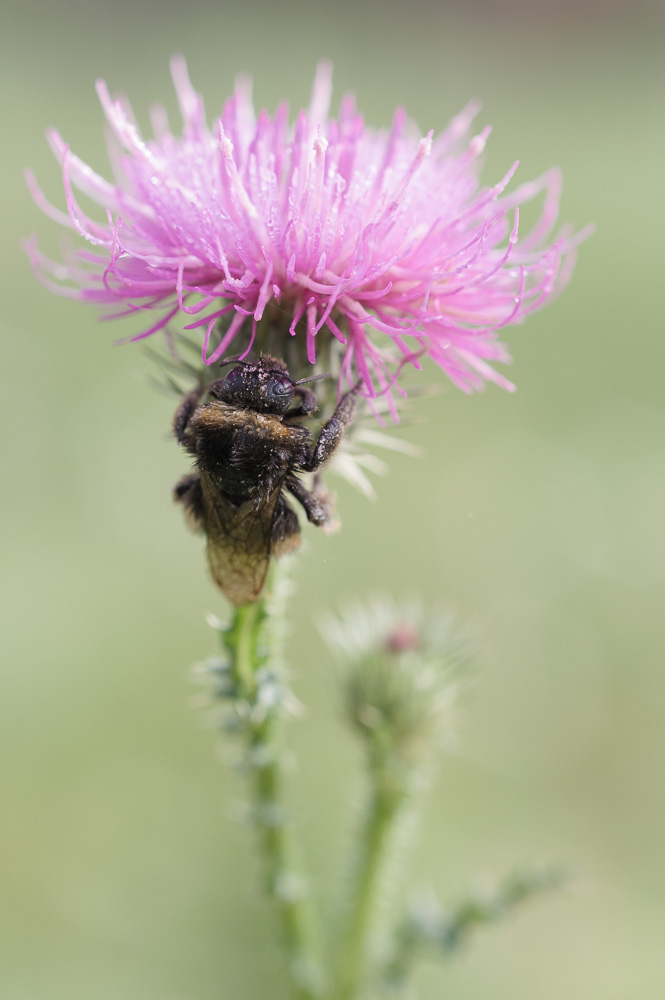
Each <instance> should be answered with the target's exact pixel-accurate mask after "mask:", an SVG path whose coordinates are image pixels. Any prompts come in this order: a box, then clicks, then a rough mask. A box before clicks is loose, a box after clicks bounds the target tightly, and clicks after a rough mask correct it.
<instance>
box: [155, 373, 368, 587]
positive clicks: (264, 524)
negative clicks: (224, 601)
mask: <svg viewBox="0 0 665 1000" xmlns="http://www.w3.org/2000/svg"><path fill="white" fill-rule="evenodd" d="M228 363H229V362H228V361H227V362H222V364H228ZM319 377H320V376H319ZM308 381H311V379H302V380H300V381H297V382H296V381H294V380H293V379H292V378H291V376H290V375H289V373H288V371H287V367H286V364H285V363H284V362H283V361H282V360H281V359H279V358H273V357H270V356H269V355H266V354H262V355H260V356H259V357H258V359H257V360H256V361H253V362H241V361H237V362H236V363H235V366H234V367H233V368H231V370H230V371H229V372H228V374H227V375H226V376H225V377H224V378H220V379H217V380H216V381H214V382H212V383H210V385H208V386H207V387H204V386H197V387H196V388H195V389H193V390H192V391H191V392H189V393H187V395H185V396H184V397H183V399H182V401H181V403H180V405H179V406H178V409H177V410H176V413H175V417H174V419H173V431H174V434H175V436H176V438H177V440H178V442H179V443H180V444H181V445H182V446H183V447H184V448H185V449H186V451H188V452H189V454H190V455H192V457H193V458H194V461H195V468H194V470H193V471H192V472H191V473H189V474H188V475H186V476H184V477H183V478H182V479H181V480H180V481H179V482H178V483H177V484H176V486H175V489H174V498H175V500H176V502H178V503H179V504H181V505H182V507H183V508H184V511H185V516H186V518H187V521H188V523H189V525H190V527H191V528H192V529H193V530H195V531H201V532H203V533H204V534H205V536H206V538H207V554H208V562H209V565H210V571H211V573H212V576H213V579H214V580H215V583H216V584H217V586H218V587H219V588H220V590H221V591H222V592H223V593H224V595H225V596H226V597H227V598H228V600H229V601H230V602H231V603H232V604H234V605H236V606H240V605H242V604H249V603H251V602H253V601H255V600H256V599H257V598H258V597H259V595H260V593H261V590H262V589H263V585H264V583H265V579H266V576H267V573H268V568H269V565H270V560H271V558H273V557H278V556H281V555H283V554H285V553H287V552H291V551H293V550H294V549H296V548H297V547H298V545H299V544H300V526H299V523H298V517H297V515H296V512H295V510H294V509H293V507H292V506H291V505H290V503H289V499H288V498H287V495H288V494H290V495H291V497H293V498H295V499H296V500H297V501H298V503H299V504H300V505H301V506H302V508H303V509H304V511H305V513H306V515H307V519H308V520H309V521H310V522H311V523H312V524H315V525H317V526H319V527H322V528H325V527H330V526H332V525H333V523H334V521H333V514H332V498H331V497H330V495H329V494H327V493H325V492H323V491H321V490H320V489H318V488H316V487H315V488H314V489H313V490H309V489H307V488H306V487H305V486H304V484H303V482H302V481H301V479H300V478H299V474H300V473H302V472H316V471H317V470H318V469H320V468H321V466H322V465H323V463H324V462H326V461H327V459H329V458H330V456H331V455H332V454H333V452H334V451H335V449H336V448H337V447H338V445H339V444H340V443H341V441H342V439H343V437H344V434H345V431H346V429H347V428H348V427H349V425H350V424H351V423H352V422H353V420H354V418H355V415H356V394H357V387H354V388H353V389H351V390H350V391H349V392H347V393H346V394H345V395H344V396H342V398H341V399H340V401H339V403H338V404H337V407H336V408H335V410H334V412H333V414H332V416H331V417H330V418H329V419H328V420H327V421H326V422H325V423H324V424H323V427H322V428H321V431H320V433H319V436H318V438H317V439H316V440H313V439H312V435H311V433H310V431H309V430H308V428H306V427H303V426H302V425H301V424H299V423H297V422H294V421H297V420H298V418H302V417H308V416H310V415H311V414H312V413H314V412H316V410H317V409H318V404H317V400H316V396H315V394H314V393H313V392H312V390H311V389H307V388H305V387H304V386H303V382H308ZM206 396H207V397H208V398H207V399H206V398H205V397H206ZM294 404H295V405H294Z"/></svg>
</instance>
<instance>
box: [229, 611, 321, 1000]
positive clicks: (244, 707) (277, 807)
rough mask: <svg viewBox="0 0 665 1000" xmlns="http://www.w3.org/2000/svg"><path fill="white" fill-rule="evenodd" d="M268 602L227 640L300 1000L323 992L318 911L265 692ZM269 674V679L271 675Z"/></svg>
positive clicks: (268, 873)
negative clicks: (316, 950)
mask: <svg viewBox="0 0 665 1000" xmlns="http://www.w3.org/2000/svg"><path fill="white" fill-rule="evenodd" d="M274 613H275V609H273V608H271V607H270V604H269V601H268V599H266V598H265V597H262V598H260V599H259V601H257V602H256V603H254V604H249V605H243V606H242V607H239V608H236V609H235V611H234V615H233V620H232V622H231V625H230V626H229V627H228V628H227V629H226V630H225V631H224V632H223V642H224V645H225V647H226V650H227V652H228V653H229V655H230V659H231V664H230V665H231V673H232V677H233V679H234V681H235V685H234V687H235V705H236V724H237V731H238V734H239V735H240V736H241V738H242V739H243V742H244V744H245V750H246V754H245V771H246V774H247V776H248V779H249V781H250V782H251V786H252V799H253V811H252V820H253V825H254V828H255V829H256V832H257V835H258V842H259V848H260V851H261V855H262V858H263V863H264V869H265V882H264V884H265V890H266V894H267V896H268V898H269V899H270V900H271V901H272V903H273V904H274V906H275V908H276V911H277V913H278V916H279V919H280V924H281V930H282V938H283V942H284V948H285V951H286V955H287V965H288V969H289V973H290V975H291V979H292V982H293V987H294V996H295V997H296V998H297V1000H315V998H317V997H318V996H320V995H321V982H322V976H321V973H320V971H319V968H318V963H317V962H316V960H315V958H314V954H313V949H312V937H313V934H312V923H313V921H312V914H311V912H310V904H309V900H308V899H307V898H306V895H305V890H304V884H303V881H302V879H301V878H300V876H299V875H298V874H297V873H296V871H295V866H294V864H293V860H292V859H293V854H294V846H293V842H292V839H293V838H292V835H291V834H290V832H289V830H288V828H287V825H286V822H285V813H284V809H283V806H282V804H281V777H282V773H281V763H280V753H279V747H278V722H279V714H280V712H279V708H280V706H279V699H276V700H275V699H274V698H270V697H268V698H267V699H266V698H263V697H262V694H263V695H267V694H269V692H268V691H267V690H266V689H267V687H269V686H272V687H271V691H272V692H274V691H275V690H277V689H279V684H280V682H279V680H278V679H277V677H276V676H275V675H274V674H272V675H270V661H271V659H272V658H273V657H276V655H277V654H276V650H274V649H271V648H270V641H271V638H273V637H272V636H271V635H270V634H269V630H268V629H266V627H265V626H266V623H267V619H268V617H269V615H270V614H274ZM266 675H269V676H266Z"/></svg>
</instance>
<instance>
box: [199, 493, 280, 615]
mask: <svg viewBox="0 0 665 1000" xmlns="http://www.w3.org/2000/svg"><path fill="white" fill-rule="evenodd" d="M208 485H209V486H211V487H212V484H208ZM279 493H280V490H279V488H278V489H275V490H274V491H273V492H272V493H271V494H270V495H269V497H268V498H267V499H266V500H261V501H260V503H258V504H257V503H256V502H255V501H254V500H248V501H247V502H246V503H244V504H242V505H241V506H239V507H236V506H234V504H232V503H230V502H229V501H228V500H227V499H226V497H225V496H224V495H223V494H222V493H220V492H219V491H218V490H216V489H215V488H214V487H212V488H209V489H206V488H205V485H204V496H205V499H206V519H205V520H206V532H207V535H208V562H209V563H210V570H211V572H212V575H213V578H214V580H215V582H216V584H217V586H218V587H219V588H220V590H221V591H222V592H223V593H224V595H225V596H226V597H227V598H228V599H229V601H231V603H232V604H235V605H240V604H248V603H249V602H251V601H255V600H256V598H257V597H258V596H259V594H260V593H261V590H262V588H263V584H264V583H265V579H266V575H267V573H268V566H269V564H270V549H271V539H272V527H273V517H274V513H275V507H276V505H277V501H278V500H279Z"/></svg>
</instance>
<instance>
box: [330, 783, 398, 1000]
mask: <svg viewBox="0 0 665 1000" xmlns="http://www.w3.org/2000/svg"><path fill="white" fill-rule="evenodd" d="M371 776H372V786H371V790H370V797H369V802H368V807H367V812H366V814H365V818H364V822H363V827H362V830H361V832H360V844H359V849H358V854H357V856H356V863H355V867H354V871H353V875H352V885H351V893H350V905H349V909H348V911H347V920H346V925H345V927H344V930H343V933H342V937H341V947H340V952H339V958H338V962H339V978H338V988H337V993H336V994H335V1000H356V997H358V995H359V993H360V991H361V990H362V987H363V985H364V982H365V978H366V963H367V950H368V943H369V939H370V935H371V931H372V920H373V917H374V913H375V910H376V904H377V896H378V895H379V891H380V886H381V877H382V874H383V870H384V867H385V860H386V854H387V851H388V849H389V847H390V840H391V835H392V832H393V827H394V822H395V819H396V817H397V813H398V811H399V807H400V805H401V803H402V801H403V798H404V789H403V788H401V787H399V785H395V784H394V782H393V781H392V780H391V777H392V775H391V774H390V769H389V768H388V767H386V766H385V765H384V766H378V767H376V768H374V769H373V770H372V773H371Z"/></svg>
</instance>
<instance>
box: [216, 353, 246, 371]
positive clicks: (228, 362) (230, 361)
mask: <svg viewBox="0 0 665 1000" xmlns="http://www.w3.org/2000/svg"><path fill="white" fill-rule="evenodd" d="M224 365H245V367H246V368H247V367H251V366H250V365H249V362H247V361H241V360H240V355H238V356H237V357H235V358H225V359H224V361H220V362H219V367H220V368H223V367H224Z"/></svg>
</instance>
